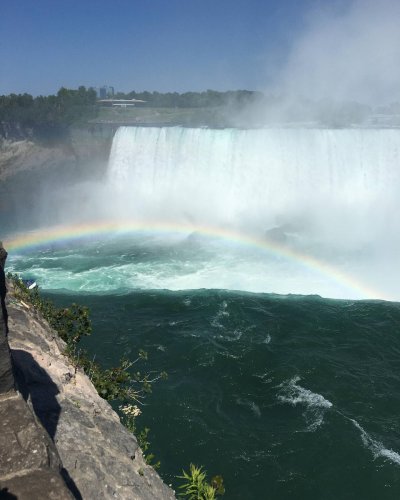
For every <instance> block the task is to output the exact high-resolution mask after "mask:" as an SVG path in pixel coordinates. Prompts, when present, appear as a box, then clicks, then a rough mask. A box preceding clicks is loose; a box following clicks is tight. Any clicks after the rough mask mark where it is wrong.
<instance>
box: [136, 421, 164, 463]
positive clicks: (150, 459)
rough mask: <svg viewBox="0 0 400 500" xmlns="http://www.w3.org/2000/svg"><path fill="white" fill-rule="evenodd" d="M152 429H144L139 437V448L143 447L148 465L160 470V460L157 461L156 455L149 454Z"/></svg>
mask: <svg viewBox="0 0 400 500" xmlns="http://www.w3.org/2000/svg"><path fill="white" fill-rule="evenodd" d="M149 432H150V429H149V428H148V427H145V428H144V429H142V430H141V431H140V432H139V434H138V437H137V440H138V443H139V446H140V447H141V449H142V451H143V458H144V460H145V462H146V464H147V465H151V466H152V467H153V469H159V468H160V465H161V462H160V461H159V460H157V461H155V457H154V453H147V451H148V449H149V447H150V441H149V440H148V435H149Z"/></svg>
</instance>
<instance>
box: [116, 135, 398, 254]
mask: <svg viewBox="0 0 400 500" xmlns="http://www.w3.org/2000/svg"><path fill="white" fill-rule="evenodd" d="M399 164H400V131H398V130H371V129H354V130H352V129H348V130H324V129H290V128H282V129H262V130H237V129H225V130H212V129H187V128H178V127H176V128H143V127H142V128H141V127H138V128H134V127H122V128H120V129H119V130H118V131H117V133H116V135H115V138H114V142H113V145H112V150H111V154H110V161H109V169H108V180H109V182H110V184H111V185H112V186H113V187H114V188H115V189H116V192H117V193H118V194H117V195H116V196H115V199H116V206H115V207H114V208H115V210H116V211H117V212H118V211H119V213H120V215H121V216H123V217H127V216H128V217H135V218H137V217H139V218H141V217H142V218H150V219H151V220H157V221H173V222H174V223H187V222H190V223H193V224H199V225H213V226H217V227H220V226H222V227H226V226H228V227H230V228H235V229H238V230H240V231H258V232H263V231H268V230H271V229H274V228H277V227H278V228H279V227H282V228H292V231H298V232H300V233H301V232H306V233H309V234H312V235H313V237H317V238H318V237H321V238H322V239H324V238H326V239H327V240H328V241H331V240H335V241H336V244H337V243H338V241H337V238H340V240H341V244H343V245H345V246H346V245H350V246H351V245H353V244H354V245H357V243H359V242H360V243H362V244H364V243H365V242H366V241H368V240H372V239H373V238H375V237H380V238H382V237H383V235H382V223H385V224H386V225H388V230H389V231H393V230H394V227H393V226H392V227H391V228H390V225H391V224H394V225H396V224H397V222H396V221H395V218H394V217H393V215H394V213H393V211H394V210H395V209H396V207H397V200H396V193H397V192H398V187H399V185H400V169H399V168H398V165H399ZM392 219H393V220H392ZM345 239H347V240H348V241H347V242H346V241H345ZM357 240H359V241H357Z"/></svg>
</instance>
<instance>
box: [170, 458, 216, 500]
mask: <svg viewBox="0 0 400 500" xmlns="http://www.w3.org/2000/svg"><path fill="white" fill-rule="evenodd" d="M177 477H178V478H179V479H183V481H184V482H183V484H182V485H181V486H179V489H180V490H182V491H181V492H180V493H179V496H180V497H181V498H186V499H187V500H215V498H216V497H217V496H219V495H223V494H224V493H225V487H224V481H223V479H222V477H221V476H215V477H213V478H212V479H211V483H208V482H207V473H206V472H205V471H204V470H203V467H202V466H200V467H197V466H196V465H194V464H190V469H189V472H186V471H184V470H183V471H182V476H177Z"/></svg>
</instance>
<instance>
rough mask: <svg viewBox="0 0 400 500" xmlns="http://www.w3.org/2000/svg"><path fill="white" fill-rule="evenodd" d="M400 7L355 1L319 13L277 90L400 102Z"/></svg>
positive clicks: (391, 0) (384, 1) (391, 1)
mask: <svg viewBox="0 0 400 500" xmlns="http://www.w3.org/2000/svg"><path fill="white" fill-rule="evenodd" d="M399 21H400V2H399V1H398V0H381V1H379V2H377V1H376V0H355V1H353V2H350V3H349V4H348V5H346V6H345V8H343V9H341V10H338V9H337V6H336V9H333V8H332V7H329V8H323V9H320V10H314V11H313V12H312V13H310V15H309V19H308V23H307V28H306V30H305V31H304V32H303V34H302V35H301V36H300V37H299V38H298V39H297V40H296V42H295V44H294V45H293V47H292V50H291V51H290V53H289V56H288V59H287V63H286V64H285V65H284V67H283V69H282V70H281V71H280V72H279V74H278V76H277V80H276V90H277V91H279V92H281V93H284V94H285V95H289V96H290V95H292V96H304V97H308V98H312V99H333V100H338V101H349V100H356V101H358V102H362V103H366V104H372V105H374V104H387V103H390V102H394V101H399V100H400V29H399Z"/></svg>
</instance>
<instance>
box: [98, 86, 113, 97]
mask: <svg viewBox="0 0 400 500" xmlns="http://www.w3.org/2000/svg"><path fill="white" fill-rule="evenodd" d="M97 97H98V98H99V99H107V97H114V87H110V86H108V85H103V87H100V88H98V89H97Z"/></svg>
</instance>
